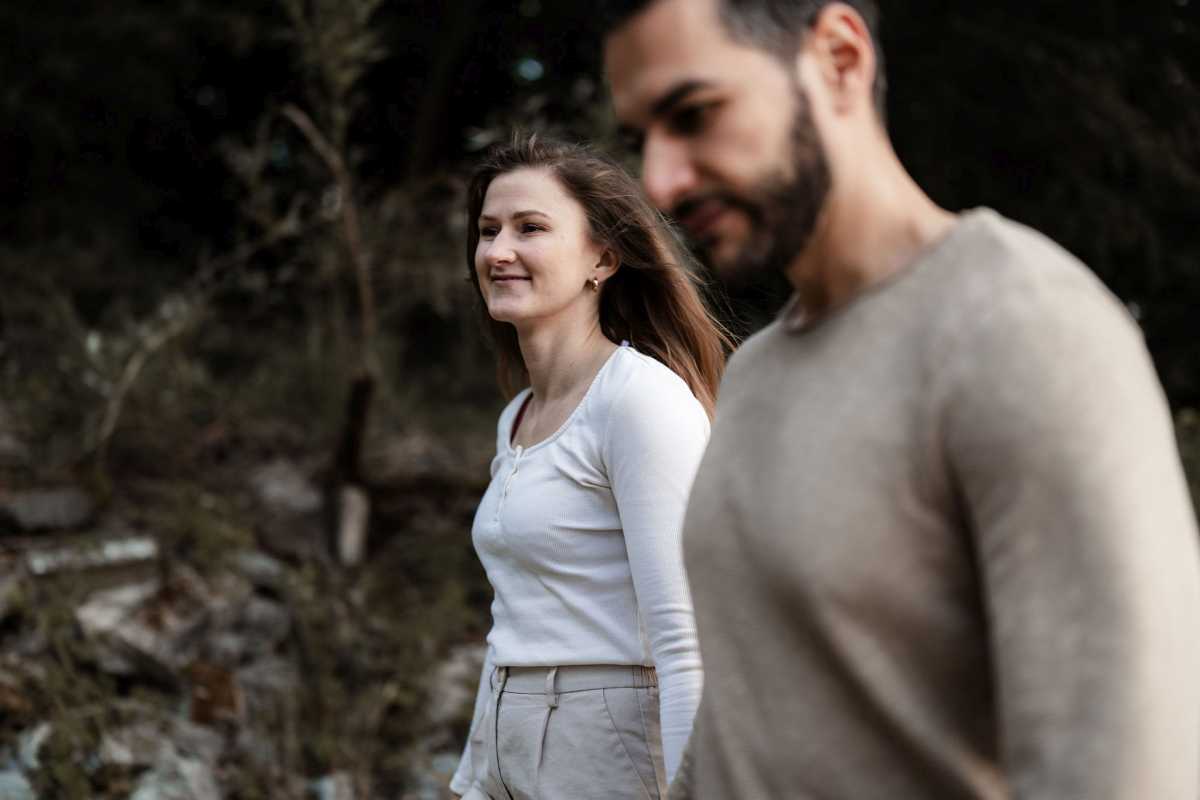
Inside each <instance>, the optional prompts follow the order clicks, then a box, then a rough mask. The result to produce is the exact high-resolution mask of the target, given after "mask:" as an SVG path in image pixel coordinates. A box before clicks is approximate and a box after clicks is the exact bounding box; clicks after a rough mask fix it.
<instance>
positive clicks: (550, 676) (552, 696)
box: [546, 667, 558, 708]
mask: <svg viewBox="0 0 1200 800" xmlns="http://www.w3.org/2000/svg"><path fill="white" fill-rule="evenodd" d="M557 677H558V667H551V668H550V671H549V672H547V673H546V705H548V706H550V708H558V694H557V693H556V692H555V691H554V679H555V678H557Z"/></svg>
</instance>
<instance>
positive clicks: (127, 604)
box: [0, 426, 488, 800]
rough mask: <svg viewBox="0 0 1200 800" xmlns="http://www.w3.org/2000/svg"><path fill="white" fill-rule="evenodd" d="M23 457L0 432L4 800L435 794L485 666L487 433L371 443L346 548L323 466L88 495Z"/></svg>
mask: <svg viewBox="0 0 1200 800" xmlns="http://www.w3.org/2000/svg"><path fill="white" fill-rule="evenodd" d="M34 451H35V448H33V447H31V446H30V445H29V444H28V443H27V442H24V441H22V439H21V437H20V433H19V431H13V430H4V427H3V426H0V654H2V655H0V798H4V799H5V800H24V799H25V798H129V799H130V800H174V799H175V798H179V799H180V800H182V799H183V798H194V799H195V800H218V798H285V799H287V798H317V799H319V800H349V799H350V798H369V797H382V798H413V799H414V800H415V799H416V798H422V799H424V798H430V799H431V800H432V799H434V798H442V797H446V796H448V795H447V794H446V790H445V788H444V787H445V784H446V782H447V780H448V777H449V774H450V773H451V772H452V771H453V769H454V766H455V764H456V763H457V751H458V748H459V747H460V743H461V741H462V739H463V737H464V736H465V733H466V727H467V725H468V724H469V713H470V708H471V704H472V700H473V697H474V687H475V682H476V681H477V679H478V674H479V673H478V670H479V665H480V662H481V659H482V648H481V647H480V645H479V642H480V641H481V638H482V632H483V624H484V619H485V618H486V602H487V589H486V584H485V582H484V581H483V579H482V576H481V573H480V571H479V568H478V566H477V564H476V563H475V560H474V556H473V554H472V552H471V549H470V541H469V535H468V530H469V522H470V517H471V514H472V512H473V508H474V504H475V502H476V499H477V497H478V494H479V492H480V491H481V488H482V485H481V479H486V475H487V466H486V465H487V460H486V459H487V457H488V454H487V453H486V448H484V447H474V446H473V445H472V446H463V445H462V444H461V443H457V444H447V443H446V442H445V441H440V440H436V439H431V438H429V437H428V436H423V435H420V434H415V433H414V434H409V435H397V436H393V437H391V438H389V439H387V440H386V441H381V442H377V443H376V444H375V446H373V447H372V452H371V453H370V454H369V455H368V458H367V461H368V470H367V472H368V473H369V474H370V475H371V481H370V485H369V486H367V487H365V488H364V490H363V491H362V492H361V493H360V494H361V497H360V498H359V499H358V500H355V501H354V502H358V503H360V505H361V509H360V511H361V512H363V513H364V514H365V519H366V520H367V521H368V523H369V524H367V525H366V526H365V528H364V530H365V531H366V534H367V535H366V539H365V541H363V542H360V543H359V544H358V545H356V546H355V547H351V548H349V551H347V548H346V547H345V544H344V543H339V542H337V541H333V540H332V539H331V535H330V534H329V531H330V530H337V526H336V524H330V520H331V519H334V518H335V517H336V514H335V511H336V510H337V509H338V508H339V507H340V504H342V503H345V502H347V500H346V498H345V495H344V493H341V492H336V491H332V490H330V489H329V488H328V487H324V486H323V485H322V474H323V471H324V464H323V461H322V459H320V458H309V459H307V460H306V459H305V457H304V456H302V455H296V454H291V455H284V454H279V453H274V454H272V453H257V454H255V455H256V456H261V457H260V458H256V459H255V461H254V463H245V461H243V462H242V463H239V464H238V465H237V466H232V465H230V464H225V465H224V466H221V467H219V468H218V467H214V468H213V469H211V470H208V471H206V472H205V473H204V478H203V479H202V480H180V479H179V478H178V477H174V478H172V479H171V480H155V479H154V478H152V477H150V478H148V477H146V476H145V475H144V474H143V475H141V476H139V477H137V478H136V479H130V480H129V481H125V482H120V483H118V484H117V487H118V488H116V489H115V490H113V491H112V493H111V494H110V495H108V496H106V497H103V498H102V497H101V496H100V493H98V492H97V491H95V490H93V489H89V488H88V482H87V481H86V480H80V479H78V478H77V477H73V476H71V475H64V476H62V477H61V478H60V479H58V480H47V479H46V478H45V476H39V475H38V472H37V470H36V469H34V468H33V462H34V461H35V459H36V458H37V455H36V453H35V452H34ZM333 538H336V536H334V537H333ZM356 548H357V549H356ZM347 552H349V557H348V558H347ZM346 562H350V563H346Z"/></svg>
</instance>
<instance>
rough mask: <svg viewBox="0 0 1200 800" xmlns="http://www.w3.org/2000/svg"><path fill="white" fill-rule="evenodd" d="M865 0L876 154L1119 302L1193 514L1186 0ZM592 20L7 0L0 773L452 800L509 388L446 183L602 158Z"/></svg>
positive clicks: (1193, 286)
mask: <svg viewBox="0 0 1200 800" xmlns="http://www.w3.org/2000/svg"><path fill="white" fill-rule="evenodd" d="M883 6H884V29H883V44H884V50H885V53H886V60H887V77H888V85H889V96H888V123H889V127H890V130H891V133H892V136H893V140H894V141H895V144H896V147H897V150H898V151H899V153H900V156H901V158H902V160H903V161H904V163H905V164H906V166H907V167H908V168H909V170H910V171H911V172H912V173H913V175H914V176H915V177H916V178H917V180H918V181H919V182H920V183H921V184H922V185H923V186H924V187H925V188H926V189H927V190H928V191H929V192H930V194H931V195H932V197H933V198H934V199H935V200H936V201H938V202H939V203H941V204H942V205H944V206H946V207H948V208H951V209H956V210H957V209H964V208H969V207H973V206H978V205H987V206H991V207H993V208H995V209H997V210H998V211H1000V212H1002V213H1004V214H1006V215H1008V216H1010V217H1012V218H1014V219H1017V220H1019V221H1022V222H1025V223H1028V224H1030V225H1032V226H1034V227H1036V228H1038V229H1040V230H1042V231H1044V232H1045V233H1047V234H1048V235H1050V236H1051V237H1053V238H1055V239H1057V240H1058V241H1059V242H1061V243H1062V244H1063V245H1065V246H1066V247H1067V248H1068V249H1069V250H1071V251H1072V252H1073V253H1075V254H1076V255H1078V256H1079V257H1080V258H1081V259H1083V260H1084V261H1085V262H1086V263H1087V264H1088V265H1089V266H1091V267H1092V268H1093V269H1094V270H1095V271H1096V272H1097V273H1098V274H1099V276H1100V277H1101V278H1102V279H1103V280H1104V281H1105V283H1106V284H1107V285H1108V286H1109V287H1110V288H1111V289H1112V290H1113V291H1114V292H1115V293H1116V294H1117V295H1118V296H1119V297H1120V298H1121V299H1122V300H1123V301H1124V302H1125V303H1126V304H1127V306H1128V308H1129V309H1130V311H1131V313H1132V314H1133V315H1134V316H1135V318H1136V319H1137V320H1138V321H1139V323H1140V324H1141V325H1142V328H1143V330H1144V332H1145V335H1146V339H1147V342H1148V344H1149V347H1150V349H1151V351H1152V353H1153V355H1154V358H1155V361H1156V365H1157V367H1158V370H1159V373H1160V376H1161V378H1162V381H1163V384H1164V386H1165V389H1166V392H1167V395H1168V398H1169V400H1170V403H1171V406H1172V409H1173V412H1174V414H1175V418H1176V428H1177V433H1178V437H1179V442H1180V447H1181V451H1182V453H1183V456H1184V459H1185V464H1186V466H1187V468H1188V470H1189V475H1190V477H1191V481H1192V487H1193V493H1194V495H1196V494H1197V490H1198V489H1200V348H1198V347H1197V341H1198V339H1200V313H1198V312H1197V305H1198V303H1200V9H1198V8H1197V4H1196V3H1195V2H1194V0H1155V2H1147V3H1142V4H1129V3H1116V2H1112V1H1111V0H1110V1H1109V2H1090V3H1083V2H1079V1H1078V0H1056V1H1055V2H1044V3H1028V4H999V3H995V4H963V3H949V2H938V1H937V0H924V1H923V2H921V1H919V0H895V1H894V2H885V3H883ZM595 28H596V22H595V21H594V20H593V19H592V18H591V16H590V15H589V9H588V7H587V5H586V4H576V3H566V2H550V0H520V2H517V3H511V4H488V3H484V2H482V0H447V1H446V2H442V3H436V4H430V3H418V2H413V1H412V0H262V1H261V2H255V3H234V2H231V1H230V0H207V2H197V1H196V0H183V1H182V2H177V3H168V4H154V3H144V2H132V0H120V1H118V2H113V3H108V4H84V5H83V6H79V5H78V4H68V3H65V2H62V0H46V2H40V3H33V2H28V0H12V1H11V2H7V3H5V4H4V5H3V6H0V75H3V76H4V77H3V81H2V83H0V193H2V198H3V203H4V205H3V208H4V213H3V214H0V796H3V797H9V796H12V797H18V798H20V797H61V798H95V797H105V798H109V797H111V798H125V797H135V798H141V800H145V799H146V798H156V797H201V798H209V797H213V798H217V797H228V798H267V797H272V798H274V797H279V798H303V797H321V798H324V797H329V798H333V797H337V798H345V797H359V798H366V797H402V798H440V797H444V796H446V795H445V794H444V792H445V789H444V788H443V786H444V783H445V781H446V780H447V778H448V774H449V772H450V771H451V770H452V769H453V766H454V764H455V762H456V760H457V752H458V748H459V747H460V745H461V741H462V738H463V737H464V735H465V733H466V728H467V725H468V724H469V718H468V716H469V712H470V702H471V698H472V696H473V690H474V681H475V680H476V678H477V676H478V659H479V658H480V652H479V647H478V645H479V642H480V641H481V639H482V635H483V633H484V632H485V630H486V626H487V608H488V603H489V600H490V596H489V590H488V587H487V584H486V581H485V580H484V578H483V576H482V572H481V570H480V568H479V567H478V565H477V563H476V561H475V558H474V555H473V553H472V550H471V545H470V540H469V535H468V532H469V527H470V520H471V516H472V514H473V510H474V504H475V502H476V501H477V499H478V496H479V494H480V493H481V492H482V490H483V487H484V486H485V485H486V482H487V478H488V471H487V468H488V462H489V459H490V458H491V455H492V452H491V450H492V448H493V447H494V424H495V415H496V413H497V412H498V410H499V408H500V406H501V403H502V400H501V398H500V396H499V393H498V391H497V389H496V386H495V380H494V374H493V363H492V356H491V354H490V353H489V351H488V349H487V346H486V342H485V339H484V335H483V330H482V328H481V326H480V324H479V314H478V306H477V302H476V298H475V297H474V296H473V290H472V289H471V287H470V285H469V284H468V283H467V282H466V280H465V279H466V275H467V273H466V261H465V258H464V248H465V234H464V230H465V228H464V226H465V219H464V201H463V187H464V176H465V175H466V174H467V173H468V171H469V170H470V167H471V165H472V162H473V159H474V158H475V157H476V156H477V154H478V153H479V152H480V151H481V150H482V149H483V148H485V147H486V146H487V145H488V144H490V143H491V142H494V141H497V140H499V139H502V138H504V137H505V136H506V133H507V131H508V130H509V129H510V128H511V127H513V126H519V127H522V128H533V129H545V130H550V131H552V132H555V133H559V134H563V135H566V136H570V137H576V138H581V139H590V140H595V141H598V142H599V143H601V144H602V145H604V146H607V147H610V148H613V149H614V150H615V148H616V142H615V137H614V125H613V122H612V120H611V117H610V112H609V109H608V105H607V100H606V98H605V94H604V86H603V81H602V78H601V75H600V53H599V42H598V34H597V32H596V29H595ZM629 163H630V165H631V167H633V168H636V163H635V162H634V161H633V160H632V159H630V161H629ZM779 301H780V294H779V288H778V287H758V288H757V289H753V290H748V291H746V292H745V293H744V294H741V295H739V296H737V297H733V298H728V302H727V303H726V305H728V306H729V308H730V309H731V310H732V311H731V314H732V317H731V322H732V323H733V324H734V326H735V327H736V328H737V329H739V330H740V331H741V332H743V333H745V332H748V331H750V330H752V329H753V328H754V327H756V326H757V325H759V324H761V323H762V321H763V320H764V319H766V318H768V316H769V315H770V314H771V313H772V311H773V310H774V308H775V306H776V304H777V303H778V302H779ZM1113 422H1114V424H1119V422H1120V421H1119V420H1114V421H1113Z"/></svg>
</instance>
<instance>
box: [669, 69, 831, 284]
mask: <svg viewBox="0 0 1200 800" xmlns="http://www.w3.org/2000/svg"><path fill="white" fill-rule="evenodd" d="M795 102H796V111H795V113H794V115H793V118H792V131H791V137H790V144H791V152H790V156H791V158H790V162H791V163H790V164H788V165H787V166H786V167H785V168H783V169H779V170H775V171H773V172H771V173H770V174H769V175H768V176H767V177H766V178H764V179H762V180H760V181H759V182H758V183H757V184H756V185H755V186H754V187H753V188H752V189H750V190H749V191H746V192H743V193H739V194H734V193H732V192H728V191H725V192H717V193H714V194H711V195H708V196H709V197H716V198H717V199H719V200H721V202H723V203H725V204H726V205H727V206H729V207H731V208H735V209H738V210H740V211H741V212H742V213H744V214H745V215H746V216H747V217H748V219H749V222H750V225H749V233H748V235H747V239H746V241H745V242H744V243H743V245H742V247H741V251H740V252H739V253H738V254H737V255H736V256H735V257H734V258H733V259H732V260H731V261H730V262H728V263H722V264H716V263H714V260H713V258H712V255H711V253H710V252H709V249H708V248H705V247H701V248H700V251H701V255H702V258H703V260H704V261H705V262H706V263H707V264H708V265H709V267H710V268H711V269H714V270H715V271H716V272H717V273H718V274H719V275H720V277H721V279H722V280H723V281H724V282H725V283H726V284H727V286H728V287H729V288H731V289H737V288H749V287H752V286H754V285H755V284H758V283H760V282H761V281H763V279H764V278H766V279H768V280H769V279H770V278H774V277H776V276H778V275H781V274H782V273H783V272H784V271H785V270H786V269H787V267H788V265H789V264H791V263H792V261H794V260H795V258H796V256H798V255H799V254H800V253H801V252H802V251H803V250H804V248H805V247H806V246H807V245H808V242H809V240H810V239H811V238H812V234H813V231H814V230H815V229H816V226H817V218H818V217H819V216H820V213H821V209H822V208H824V206H825V201H826V199H827V198H828V196H829V189H830V185H831V183H832V178H831V176H830V172H829V160H828V158H827V157H826V155H825V149H824V148H823V147H822V146H821V141H820V137H819V134H818V132H817V128H816V126H815V125H814V124H813V120H812V113H811V110H810V108H809V102H808V97H807V96H806V95H805V93H804V90H803V89H801V88H800V87H799V86H796V91H795ZM685 206H686V203H685ZM680 216H682V215H680ZM764 273H770V274H769V275H764Z"/></svg>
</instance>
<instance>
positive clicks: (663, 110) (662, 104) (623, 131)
mask: <svg viewBox="0 0 1200 800" xmlns="http://www.w3.org/2000/svg"><path fill="white" fill-rule="evenodd" d="M712 85H713V84H712V82H711V81H705V80H700V79H699V78H696V79H693V80H688V81H683V82H681V83H679V84H677V85H676V86H675V87H674V88H672V89H671V91H669V92H667V93H666V94H665V95H663V96H662V97H660V98H659V99H658V100H657V101H655V103H654V105H653V106H651V107H650V119H651V120H654V119H658V118H659V117H665V116H667V115H668V114H670V113H671V111H673V110H674V108H675V106H677V105H679V104H680V103H682V102H683V101H684V100H686V99H687V98H688V96H689V95H692V94H694V93H695V92H698V91H700V90H702V89H707V88H709V87H711V86H712ZM641 133H642V132H641V130H640V129H639V128H637V127H635V126H633V125H624V124H622V125H619V126H617V135H618V136H620V137H621V138H622V139H636V138H638V137H640V136H641Z"/></svg>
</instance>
